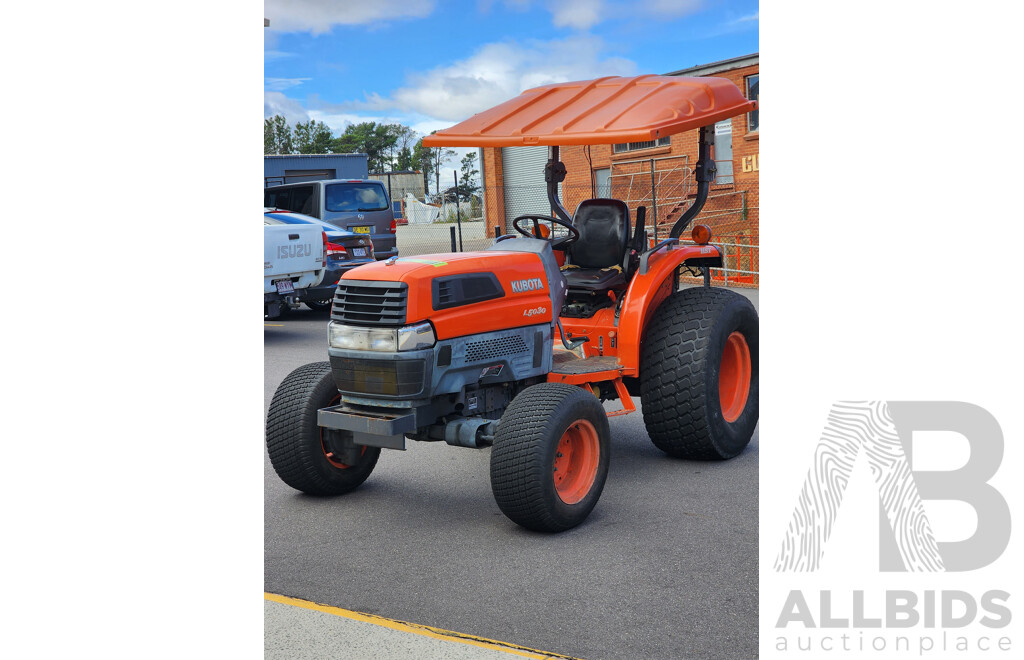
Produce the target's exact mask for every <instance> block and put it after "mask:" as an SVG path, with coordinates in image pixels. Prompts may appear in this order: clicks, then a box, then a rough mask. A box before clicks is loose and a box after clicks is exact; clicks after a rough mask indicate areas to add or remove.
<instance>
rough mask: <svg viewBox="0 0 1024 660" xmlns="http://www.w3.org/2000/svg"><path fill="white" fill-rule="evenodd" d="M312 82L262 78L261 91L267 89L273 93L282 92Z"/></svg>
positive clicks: (296, 79)
mask: <svg viewBox="0 0 1024 660" xmlns="http://www.w3.org/2000/svg"><path fill="white" fill-rule="evenodd" d="M307 80H312V78H264V79H263V89H268V90H270V91H273V92H283V91H284V90H286V89H288V88H290V87H296V86H298V85H301V84H302V83H304V82H306V81H307Z"/></svg>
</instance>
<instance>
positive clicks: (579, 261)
mask: <svg viewBox="0 0 1024 660" xmlns="http://www.w3.org/2000/svg"><path fill="white" fill-rule="evenodd" d="M572 225H573V227H575V228H576V230H577V231H579V232H580V237H579V239H578V240H577V241H576V242H575V243H573V244H572V245H570V246H569V248H568V249H567V250H566V265H565V266H564V267H563V269H562V274H563V275H565V282H566V284H567V285H568V287H569V288H570V289H581V290H584V291H607V290H609V289H620V288H623V287H625V286H626V283H627V281H628V278H627V277H626V273H624V272H623V268H627V267H628V266H629V263H628V261H627V258H626V257H627V254H628V253H629V248H630V245H629V243H630V233H629V228H630V227H629V207H628V206H626V203H625V202H623V201H622V200H618V199H605V198H597V199H587V200H584V201H582V202H580V205H579V206H578V207H576V213H575V214H574V215H573V218H572Z"/></svg>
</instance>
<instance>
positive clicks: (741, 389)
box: [640, 287, 758, 460]
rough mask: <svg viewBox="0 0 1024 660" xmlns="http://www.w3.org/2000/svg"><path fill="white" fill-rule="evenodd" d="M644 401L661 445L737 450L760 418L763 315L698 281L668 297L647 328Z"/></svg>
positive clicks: (671, 450)
mask: <svg viewBox="0 0 1024 660" xmlns="http://www.w3.org/2000/svg"><path fill="white" fill-rule="evenodd" d="M644 334H645V337H644V347H643V353H642V355H641V360H640V402H641V404H642V405H643V411H644V425H645V426H646V427H647V433H648V435H650V436H651V441H652V442H654V444H655V446H656V447H658V449H661V450H662V451H663V452H665V453H666V454H668V455H670V456H675V457H678V458H688V459H700V460H709V459H725V458H732V457H733V456H735V455H737V454H739V453H740V452H741V451H743V449H744V447H746V446H747V444H748V443H749V442H750V438H751V436H753V434H754V427H755V426H757V419H758V400H757V399H758V373H757V362H758V319H757V311H755V310H754V306H753V305H752V304H751V303H750V301H749V300H747V299H746V298H744V297H743V296H741V295H739V294H738V293H735V292H733V291H727V290H723V289H709V288H705V287H694V288H692V289H684V290H683V291H680V292H678V293H675V294H673V295H672V296H670V297H669V298H667V299H666V300H665V301H664V302H663V303H662V304H661V306H660V307H658V309H657V311H655V313H654V317H653V318H652V319H651V322H650V324H649V325H648V326H647V329H646V330H645V332H644Z"/></svg>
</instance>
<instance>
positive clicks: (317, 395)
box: [267, 362, 380, 495]
mask: <svg viewBox="0 0 1024 660" xmlns="http://www.w3.org/2000/svg"><path fill="white" fill-rule="evenodd" d="M337 399H338V388H337V386H335V384H334V378H333V377H332V376H331V365H330V363H329V362H314V363H312V364H307V365H304V366H302V367H299V368H298V369H296V370H295V371H293V372H291V373H290V374H288V377H287V378H285V379H284V381H283V382H282V383H281V385H280V386H278V388H277V391H276V392H274V398H273V399H272V400H271V402H270V410H269V412H268V413H267V452H268V453H269V454H270V463H271V464H272V465H273V466H274V471H275V472H277V475H278V476H279V477H281V480H282V481H284V482H285V483H286V484H288V485H289V486H291V487H292V488H294V489H296V490H301V491H302V492H304V493H308V494H310V495H341V494H343V493H347V492H349V491H350V490H353V489H354V488H356V487H357V486H359V485H360V484H361V483H363V482H364V481H366V478H367V477H368V476H370V473H371V472H373V468H374V466H376V465H377V459H378V458H379V457H380V448H378V447H366V448H365V449H364V450H363V451H362V454H361V456H360V458H359V461H358V462H357V463H356V464H354V465H350V466H348V467H345V468H341V467H337V466H335V465H333V464H332V463H331V462H330V461H329V460H328V458H327V454H326V453H325V451H324V448H323V444H322V443H321V435H320V427H319V426H317V423H316V413H317V411H318V410H319V409H321V408H326V407H327V406H329V405H331V404H332V403H334V402H335V401H337Z"/></svg>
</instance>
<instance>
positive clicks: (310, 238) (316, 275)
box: [263, 222, 327, 319]
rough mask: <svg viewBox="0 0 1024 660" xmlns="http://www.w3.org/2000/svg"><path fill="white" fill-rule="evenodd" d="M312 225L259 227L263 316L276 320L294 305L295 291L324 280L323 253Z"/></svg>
mask: <svg viewBox="0 0 1024 660" xmlns="http://www.w3.org/2000/svg"><path fill="white" fill-rule="evenodd" d="M325 247H326V246H325V245H324V233H323V231H322V230H321V229H320V227H318V226H316V225H268V224H266V222H264V227H263V316H264V317H265V318H270V319H276V318H278V317H280V316H281V314H282V313H283V312H285V311H286V310H287V309H288V308H289V307H291V306H293V305H295V304H297V303H296V291H298V290H301V289H305V288H307V287H311V286H316V285H317V284H320V281H321V280H322V279H323V277H324V271H325V268H326V265H327V261H326V259H327V251H326V249H325Z"/></svg>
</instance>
